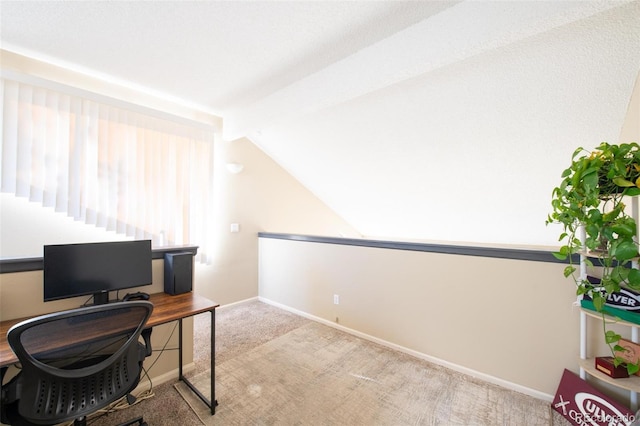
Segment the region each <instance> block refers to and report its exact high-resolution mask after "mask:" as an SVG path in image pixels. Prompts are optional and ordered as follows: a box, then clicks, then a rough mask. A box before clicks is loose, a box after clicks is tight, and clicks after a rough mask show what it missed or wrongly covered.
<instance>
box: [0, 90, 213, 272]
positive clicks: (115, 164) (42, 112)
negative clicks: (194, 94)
mask: <svg viewBox="0 0 640 426" xmlns="http://www.w3.org/2000/svg"><path fill="white" fill-rule="evenodd" d="M0 90H1V92H0V93H1V96H2V102H1V104H0V106H1V108H2V111H0V120H2V121H1V124H2V141H1V147H0V149H1V150H0V190H1V191H2V192H8V193H12V194H15V195H16V196H18V197H26V198H28V199H29V200H31V201H36V202H40V203H42V205H43V206H45V207H52V208H54V209H55V211H58V212H65V213H66V214H67V215H69V216H71V217H73V218H74V219H75V220H79V221H84V222H85V223H87V224H93V225H96V226H99V227H102V228H104V229H106V230H109V231H115V232H117V233H120V234H122V235H126V236H129V237H133V238H135V239H151V240H153V244H154V246H162V245H181V244H193V245H198V246H199V250H198V259H199V260H200V261H204V262H208V261H209V260H210V259H209V256H210V255H211V229H210V228H209V226H208V223H209V222H210V221H209V220H206V218H207V213H208V212H210V211H211V203H212V199H213V197H212V193H211V191H212V187H213V182H212V176H213V134H214V129H213V128H212V127H211V126H205V125H201V124H198V123H185V122H184V120H182V121H181V120H180V119H178V118H176V119H175V120H172V119H170V118H167V117H164V116H163V117H161V116H160V115H159V114H158V115H154V114H152V113H147V112H140V111H138V110H135V108H126V107H125V108H123V107H122V106H121V105H118V106H114V105H112V104H109V103H107V102H101V101H96V100H94V99H89V97H83V96H78V95H77V94H75V93H71V94H70V93H66V92H65V91H59V90H54V89H51V88H46V87H38V86H36V85H31V84H26V83H23V82H18V81H13V80H9V79H2V80H1V86H0Z"/></svg>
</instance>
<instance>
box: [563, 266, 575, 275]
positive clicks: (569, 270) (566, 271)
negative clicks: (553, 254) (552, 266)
mask: <svg viewBox="0 0 640 426" xmlns="http://www.w3.org/2000/svg"><path fill="white" fill-rule="evenodd" d="M575 271H576V267H575V266H571V265H569V266H567V267H566V268H564V277H565V278H567V277H568V276H570V275H571V274H573V273H574V272H575Z"/></svg>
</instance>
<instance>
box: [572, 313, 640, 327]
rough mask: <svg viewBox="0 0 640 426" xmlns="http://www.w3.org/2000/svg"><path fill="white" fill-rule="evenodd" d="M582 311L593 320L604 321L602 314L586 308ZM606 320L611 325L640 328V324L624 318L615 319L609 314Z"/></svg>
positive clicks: (605, 317)
mask: <svg viewBox="0 0 640 426" xmlns="http://www.w3.org/2000/svg"><path fill="white" fill-rule="evenodd" d="M580 310H581V311H582V312H584V313H585V314H587V315H588V316H590V317H592V318H596V319H599V320H602V314H601V313H600V312H596V311H592V310H591V309H586V308H580ZM604 319H605V321H606V322H607V323H611V324H620V325H625V326H627V327H640V324H636V323H635V322H631V321H625V320H623V319H622V318H618V317H614V316H611V315H607V314H605V315H604Z"/></svg>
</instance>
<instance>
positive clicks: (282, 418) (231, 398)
mask: <svg viewBox="0 0 640 426" xmlns="http://www.w3.org/2000/svg"><path fill="white" fill-rule="evenodd" d="M209 374H210V372H209V371H205V372H203V373H200V374H198V375H197V376H195V377H193V378H192V382H193V383H194V384H195V385H196V386H197V387H198V388H199V389H201V390H203V392H204V394H205V395H209V387H208V384H209ZM175 386H176V389H177V390H178V392H180V394H181V395H182V397H183V398H184V399H185V401H187V403H188V404H189V405H190V406H191V407H192V409H193V410H194V412H195V413H196V415H197V416H198V417H199V418H200V420H201V421H202V423H203V424H204V425H207V426H209V425H241V424H242V425H550V424H554V423H555V424H565V423H563V422H562V420H563V419H560V420H561V422H560V423H558V422H557V416H555V415H554V414H553V413H552V410H551V409H550V404H549V403H548V402H545V401H541V400H537V399H535V398H531V397H528V396H526V395H522V394H519V393H517V392H513V391H509V390H506V389H503V388H501V387H498V386H494V385H491V384H487V383H485V382H482V381H480V380H476V379H473V378H471V377H468V376H465V375H463V374H459V373H456V372H453V371H451V370H449V369H446V368H443V367H440V366H437V365H434V364H431V363H428V362H426V361H422V360H419V359H416V358H414V357H411V356H409V355H406V354H403V353H399V352H397V351H393V350H391V349H388V348H386V347H383V346H380V345H377V344H375V343H372V342H369V341H367V340H364V339H360V338H357V337H355V336H352V335H350V334H347V333H344V332H342V331H339V330H336V329H334V328H332V327H328V326H325V325H322V324H319V323H316V322H307V323H305V324H303V325H301V326H299V327H298V328H295V329H293V330H291V331H288V332H286V333H285V334H283V335H281V336H279V337H276V338H275V339H272V340H270V341H267V342H266V343H264V344H261V345H259V346H257V347H255V348H253V349H250V350H248V351H246V352H244V353H241V354H239V355H237V356H235V357H233V358H229V359H226V360H225V361H223V362H221V363H219V364H217V367H216V397H217V399H218V402H219V406H218V408H217V409H216V414H215V416H211V415H210V412H209V409H208V408H207V407H206V406H205V405H204V404H203V403H202V402H201V401H200V400H199V399H198V398H197V397H196V396H194V394H193V393H192V392H191V391H190V390H188V388H186V387H185V386H184V384H182V383H177V384H176V385H175ZM554 419H556V421H554Z"/></svg>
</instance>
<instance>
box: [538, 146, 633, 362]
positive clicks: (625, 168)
mask: <svg viewBox="0 0 640 426" xmlns="http://www.w3.org/2000/svg"><path fill="white" fill-rule="evenodd" d="M637 195H640V146H639V145H638V144H637V143H625V144H620V145H613V144H609V143H606V142H603V143H601V144H600V145H599V146H598V147H597V148H595V149H594V150H593V151H587V150H585V149H584V148H578V149H576V150H575V151H574V153H573V156H572V161H571V165H570V167H569V168H568V169H566V170H565V171H564V172H563V173H562V181H561V182H560V185H559V186H558V187H556V188H554V189H553V193H552V201H551V205H552V208H553V211H552V213H551V214H549V216H548V218H547V224H549V223H560V224H561V225H562V226H563V231H562V233H561V234H560V238H559V241H561V242H563V244H564V245H563V246H561V247H560V250H559V251H558V252H557V253H554V255H555V256H556V257H557V258H558V259H562V260H566V259H568V261H569V265H568V266H567V267H566V268H565V269H564V276H565V277H573V279H574V280H575V283H576V287H577V288H576V293H577V295H579V296H580V295H582V296H587V297H588V298H591V300H592V301H593V306H594V307H595V309H596V310H597V311H598V312H600V313H602V315H603V317H604V315H605V313H604V307H605V303H606V301H607V298H608V297H609V296H610V295H611V294H613V293H616V292H619V291H620V290H621V289H622V288H625V287H626V288H629V289H632V290H640V271H639V270H638V269H637V268H636V267H634V266H633V263H632V259H634V258H636V257H638V241H637V224H636V221H635V219H634V218H633V217H632V216H631V215H630V214H629V213H628V210H627V206H626V204H625V202H627V201H628V200H629V197H631V196H637ZM580 254H582V255H583V256H581V257H580V258H581V259H582V261H583V262H585V264H586V266H587V268H589V270H596V269H597V270H598V271H599V275H601V278H600V279H599V280H597V281H595V282H592V281H594V280H591V281H590V280H588V279H586V277H585V276H584V274H580V273H579V269H578V263H579V262H580V260H578V256H577V255H580ZM639 315H640V314H639ZM603 320H604V318H603ZM603 324H606V321H603ZM604 334H605V336H604V337H605V342H606V343H607V345H608V346H609V348H610V349H611V352H612V356H613V357H614V359H615V361H614V362H615V363H616V366H617V365H619V364H623V363H624V360H623V359H621V358H620V357H616V351H620V350H622V348H621V347H620V346H619V345H618V342H619V341H620V339H621V336H620V335H619V334H617V333H615V332H614V331H612V330H607V328H606V325H605V326H604ZM627 370H628V372H629V374H634V373H636V372H637V371H638V370H640V365H638V364H631V363H627Z"/></svg>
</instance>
